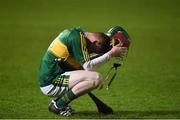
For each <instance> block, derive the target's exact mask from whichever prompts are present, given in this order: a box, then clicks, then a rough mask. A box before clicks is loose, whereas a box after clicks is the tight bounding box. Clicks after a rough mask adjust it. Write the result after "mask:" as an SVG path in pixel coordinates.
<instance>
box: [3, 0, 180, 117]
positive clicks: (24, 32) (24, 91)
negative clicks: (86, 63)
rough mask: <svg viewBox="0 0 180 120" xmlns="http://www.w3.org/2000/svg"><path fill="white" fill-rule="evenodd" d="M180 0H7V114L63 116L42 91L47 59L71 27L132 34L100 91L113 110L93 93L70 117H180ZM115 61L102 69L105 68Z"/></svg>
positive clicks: (79, 102)
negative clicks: (123, 57) (103, 110)
mask: <svg viewBox="0 0 180 120" xmlns="http://www.w3.org/2000/svg"><path fill="white" fill-rule="evenodd" d="M179 4H180V1H179V0H149V1H147V0H131V1H130V0H102V1H101V0H99V1H97V0H90V1H84V0H72V1H66V0H63V1H62V0H26V1H24V0H0V45H1V47H0V118H64V117H60V116H56V115H54V114H52V113H49V112H48V111H47V106H48V104H49V102H50V99H49V98H48V97H46V96H44V95H42V93H41V92H40V90H39V86H38V68H39V64H40V59H41V57H42V55H43V53H44V52H45V50H46V49H47V47H48V46H49V44H50V42H51V41H52V40H53V39H54V38H55V37H56V36H57V35H58V34H59V32H61V31H62V30H63V29H65V28H71V27H76V26H81V27H82V28H84V29H85V30H87V31H104V32H106V31H107V30H108V29H109V28H110V27H112V26H114V25H121V26H122V27H124V28H125V29H127V31H128V32H129V34H130V35H131V38H132V46H131V49H130V51H129V55H128V58H127V61H126V62H125V64H124V65H123V66H122V67H121V69H120V71H119V72H118V76H117V78H116V80H114V82H113V83H112V86H111V88H110V90H109V91H106V90H105V89H103V90H101V91H98V90H96V91H94V92H93V93H95V94H96V95H97V96H98V97H99V98H100V99H102V100H103V101H104V102H105V103H107V104H108V105H110V106H111V107H112V108H113V109H114V111H115V113H114V114H113V115H108V116H105V115H100V114H98V113H97V110H96V107H95V105H94V103H93V102H92V101H91V99H90V98H89V97H88V96H87V95H86V96H82V97H80V98H79V99H77V100H75V101H73V102H72V104H71V106H72V107H73V108H75V109H76V110H77V111H78V112H79V114H77V115H75V116H72V117H69V118H180V102H179V101H180V70H179V69H180V54H179V51H180V47H179V44H180V37H179V31H180V26H179V25H180V14H179V11H180V8H179ZM111 64H112V62H110V63H108V64H106V65H105V66H103V67H101V68H100V69H98V71H99V72H100V73H102V74H103V75H105V74H106V70H107V69H108V68H109V67H110V66H111Z"/></svg>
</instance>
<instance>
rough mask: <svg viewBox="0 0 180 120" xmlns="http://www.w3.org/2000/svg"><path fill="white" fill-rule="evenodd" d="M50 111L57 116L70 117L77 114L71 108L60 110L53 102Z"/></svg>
mask: <svg viewBox="0 0 180 120" xmlns="http://www.w3.org/2000/svg"><path fill="white" fill-rule="evenodd" d="M48 110H49V111H50V112H53V113H55V114H57V115H62V116H70V115H72V114H74V113H75V110H74V109H72V108H71V107H70V106H65V107H63V108H58V107H57V106H56V102H55V101H52V102H51V103H50V104H49V107H48Z"/></svg>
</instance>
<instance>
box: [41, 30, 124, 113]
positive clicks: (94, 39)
mask: <svg viewBox="0 0 180 120" xmlns="http://www.w3.org/2000/svg"><path fill="white" fill-rule="evenodd" d="M92 53H95V54H101V56H98V57H97V58H94V59H90V54H92ZM126 53H127V48H126V47H117V46H114V47H112V48H111V47H110V37H108V36H107V35H106V34H104V33H102V32H95V33H92V32H84V31H83V30H82V29H80V28H72V29H66V30H64V31H63V32H61V33H60V34H59V36H57V37H56V38H55V39H54V40H53V42H52V43H51V44H50V46H49V48H48V49H47V51H46V53H45V54H44V56H43V58H42V61H41V65H40V72H39V83H40V89H41V91H42V92H43V94H45V95H47V96H49V97H52V98H53V100H52V102H51V103H50V105H49V107H48V109H49V111H51V112H53V113H56V114H59V115H64V116H69V115H72V114H73V113H74V110H73V109H72V108H71V107H70V106H68V104H69V103H70V102H71V101H73V100H74V99H76V98H78V97H79V96H81V95H84V94H86V93H88V92H90V91H91V90H93V89H95V88H97V87H98V86H99V85H100V84H101V81H102V77H101V75H100V73H98V72H95V70H96V68H98V67H100V66H102V65H103V64H105V63H106V62H107V61H109V60H110V59H111V58H112V57H116V56H121V55H124V54H126Z"/></svg>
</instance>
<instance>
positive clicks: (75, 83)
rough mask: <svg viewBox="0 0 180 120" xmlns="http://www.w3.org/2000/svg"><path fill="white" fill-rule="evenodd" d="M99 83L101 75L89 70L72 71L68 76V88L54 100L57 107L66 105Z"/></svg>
mask: <svg viewBox="0 0 180 120" xmlns="http://www.w3.org/2000/svg"><path fill="white" fill-rule="evenodd" d="M100 84H101V75H100V74H99V73H97V72H91V71H83V70H79V71H72V72H71V73H70V78H69V84H68V85H69V90H68V91H67V92H65V93H64V94H63V95H61V96H60V97H59V98H58V99H56V100H55V102H56V103H55V106H56V107H57V108H64V107H66V106H67V105H68V104H69V103H70V102H71V101H72V100H74V99H76V98H77V97H79V96H80V95H83V94H85V93H88V92H89V91H91V90H93V89H95V88H97V87H98V86H99V85H100Z"/></svg>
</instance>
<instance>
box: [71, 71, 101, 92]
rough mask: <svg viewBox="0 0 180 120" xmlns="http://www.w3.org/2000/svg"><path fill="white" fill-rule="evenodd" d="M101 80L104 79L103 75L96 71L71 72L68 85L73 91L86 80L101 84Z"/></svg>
mask: <svg viewBox="0 0 180 120" xmlns="http://www.w3.org/2000/svg"><path fill="white" fill-rule="evenodd" d="M101 79H102V77H101V75H100V74H99V73H98V72H95V71H85V70H77V71H71V74H70V78H69V83H68V85H69V88H70V89H71V88H72V87H73V86H75V85H76V84H78V83H79V82H82V81H85V80H94V81H97V82H100V81H101Z"/></svg>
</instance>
